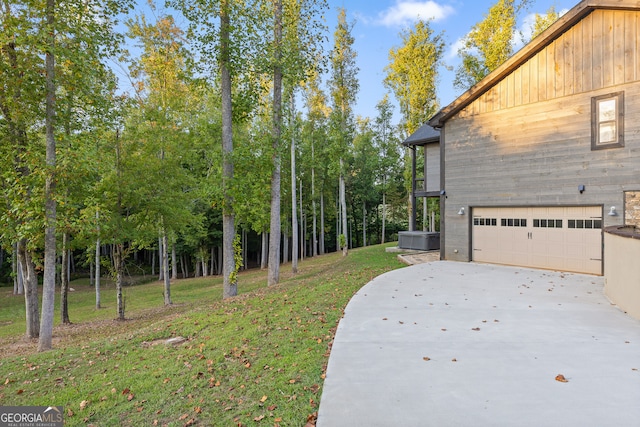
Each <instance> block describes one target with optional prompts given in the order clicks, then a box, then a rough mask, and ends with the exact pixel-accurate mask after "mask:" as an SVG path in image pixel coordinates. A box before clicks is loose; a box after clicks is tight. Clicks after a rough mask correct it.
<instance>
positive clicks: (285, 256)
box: [282, 230, 289, 262]
mask: <svg viewBox="0 0 640 427" xmlns="http://www.w3.org/2000/svg"><path fill="white" fill-rule="evenodd" d="M282 262H289V235H288V234H287V231H286V230H284V231H283V232H282Z"/></svg>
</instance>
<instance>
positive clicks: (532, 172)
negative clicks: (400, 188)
mask: <svg viewBox="0 0 640 427" xmlns="http://www.w3.org/2000/svg"><path fill="white" fill-rule="evenodd" d="M429 125H430V126H433V127H434V128H438V129H440V130H441V139H440V149H441V155H440V157H441V187H442V188H441V190H443V192H444V193H445V195H443V196H442V198H441V209H442V212H441V258H442V259H447V260H457V261H479V262H490V263H499V264H509V265H520V266H529V267H538V268H549V269H554V270H564V271H576V272H584V273H591V274H602V272H603V262H602V259H603V253H604V251H603V237H602V230H603V229H604V227H607V226H613V225H622V224H624V223H625V221H627V222H631V221H632V220H633V218H631V216H633V215H631V214H630V213H629V212H630V211H629V206H627V205H626V203H628V201H630V200H637V197H638V195H639V194H640V1H637V0H600V1H596V0H584V1H582V2H580V3H579V4H577V5H576V6H575V7H574V8H573V9H571V10H570V11H569V12H568V13H566V14H565V15H564V16H562V17H561V18H560V19H559V20H558V21H557V22H556V23H554V24H553V25H552V26H551V27H549V28H548V29H547V30H546V31H545V32H544V33H542V34H541V35H539V36H538V37H536V38H535V39H534V40H532V41H531V42H530V43H529V44H528V45H526V46H525V47H523V48H522V49H521V50H520V51H519V52H517V53H516V54H515V55H514V56H513V57H512V58H510V59H509V60H508V61H507V62H506V63H504V64H503V65H502V66H500V67H499V68H498V69H496V70H494V71H493V72H492V73H491V74H490V75H488V76H487V77H486V78H485V79H483V80H482V81H481V82H479V83H478V84H476V85H475V86H474V87H472V88H471V89H470V90H469V91H467V92H466V93H464V94H463V95H462V96H460V97H459V98H458V99H457V100H455V101H454V102H453V103H451V104H450V105H448V106H447V107H445V108H443V109H442V110H441V111H440V112H438V113H437V114H436V115H435V116H434V117H433V118H432V119H431V120H430V121H429ZM461 208H464V209H461ZM636 220H637V219H636Z"/></svg>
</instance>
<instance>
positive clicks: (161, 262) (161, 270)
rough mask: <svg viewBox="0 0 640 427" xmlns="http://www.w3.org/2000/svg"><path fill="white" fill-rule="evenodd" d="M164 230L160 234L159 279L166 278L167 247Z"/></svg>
mask: <svg viewBox="0 0 640 427" xmlns="http://www.w3.org/2000/svg"><path fill="white" fill-rule="evenodd" d="M163 242H164V232H160V236H158V280H160V281H162V280H164V254H165V249H164V246H163Z"/></svg>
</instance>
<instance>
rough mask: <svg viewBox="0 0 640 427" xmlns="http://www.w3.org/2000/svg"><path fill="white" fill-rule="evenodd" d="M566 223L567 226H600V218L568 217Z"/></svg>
mask: <svg viewBox="0 0 640 427" xmlns="http://www.w3.org/2000/svg"><path fill="white" fill-rule="evenodd" d="M567 223H568V227H569V228H602V220H600V219H570V220H568V221H567Z"/></svg>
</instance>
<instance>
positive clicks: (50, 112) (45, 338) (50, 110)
mask: <svg viewBox="0 0 640 427" xmlns="http://www.w3.org/2000/svg"><path fill="white" fill-rule="evenodd" d="M55 5H56V2H55V0H47V3H46V17H47V24H46V26H47V33H48V34H47V38H48V40H47V48H46V49H47V51H46V53H45V85H46V102H45V139H46V159H45V162H46V165H47V174H46V180H45V190H44V210H45V218H46V226H45V230H44V274H43V284H42V318H41V320H40V336H39V339H38V351H46V350H50V349H51V341H52V339H53V310H54V303H55V292H56V198H55V191H56V177H55V167H56V139H55V114H56V84H55V57H54V53H53V48H54V45H55V37H56V35H55V30H54V29H55Z"/></svg>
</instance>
